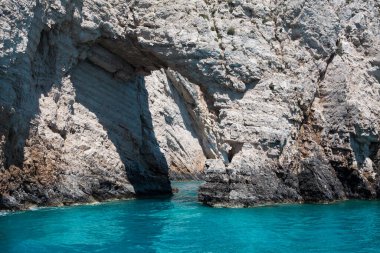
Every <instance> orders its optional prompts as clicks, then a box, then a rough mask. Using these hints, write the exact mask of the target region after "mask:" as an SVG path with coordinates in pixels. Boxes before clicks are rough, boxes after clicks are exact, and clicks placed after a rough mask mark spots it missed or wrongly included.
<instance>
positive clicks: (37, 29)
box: [0, 0, 380, 209]
mask: <svg viewBox="0 0 380 253" xmlns="http://www.w3.org/2000/svg"><path fill="white" fill-rule="evenodd" d="M0 7H1V8H0V197H1V198H0V208H1V209H20V208H27V207H29V206H33V205H61V204H70V203H76V202H91V201H99V200H106V199H113V198H131V197H135V196H139V195H152V194H170V193H171V187H170V181H169V179H193V178H195V179H199V178H204V179H205V180H206V183H205V184H204V185H203V186H201V188H200V191H199V199H200V201H202V202H203V203H205V204H207V205H212V206H253V205H261V204H267V203H279V202H280V203H281V202H309V201H310V202H318V201H323V202H329V201H334V200H339V199H346V198H366V199H374V198H378V197H379V196H380V178H379V170H380V163H379V161H380V152H379V142H380V139H379V123H380V122H379V114H380V111H379V110H380V109H379V108H380V102H379V101H380V4H379V3H378V1H376V0H369V1H357V0H353V1H346V0H336V1H327V0H322V1H316V0H291V1H281V0H278V1H269V0H258V1H247V0H229V1H221V0H194V1H183V0H176V1H164V0H130V1H129V0H128V1H125V0H123V1H121V0H112V1H104V0H79V1H74V0H49V1H48V0H36V1H27V0H19V1H15V0H5V1H2V2H1V3H0Z"/></svg>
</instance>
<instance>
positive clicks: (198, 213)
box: [0, 182, 380, 253]
mask: <svg viewBox="0 0 380 253" xmlns="http://www.w3.org/2000/svg"><path fill="white" fill-rule="evenodd" d="M174 186H175V187H178V188H179V190H180V191H179V193H177V194H176V195H175V196H174V197H172V198H170V199H169V198H164V199H162V198H161V199H159V198H158V199H157V198H156V199H143V200H131V201H116V202H110V203H105V204H98V205H87V206H75V207H64V208H46V209H39V210H35V211H26V212H17V213H11V214H5V215H4V214H3V215H2V216H0V252H1V253H8V252H9V253H10V252H27V253H34V252H36V253H43V252H54V253H55V252H70V253H71V252H107V253H108V252H109V253H117V252H276V253H278V252H299V253H301V252H344V253H348V252H366V253H368V252H380V202H379V201H347V202H340V203H336V204H329V205H280V206H271V207H258V208H249V209H224V208H209V207H205V206H202V205H201V204H199V203H197V199H196V191H197V188H198V186H199V182H186V183H183V182H182V183H174Z"/></svg>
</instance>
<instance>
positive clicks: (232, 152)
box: [228, 141, 244, 162]
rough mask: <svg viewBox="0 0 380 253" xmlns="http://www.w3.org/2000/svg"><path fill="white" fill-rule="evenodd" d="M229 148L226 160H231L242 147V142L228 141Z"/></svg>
mask: <svg viewBox="0 0 380 253" xmlns="http://www.w3.org/2000/svg"><path fill="white" fill-rule="evenodd" d="M229 144H230V146H231V149H230V150H229V151H228V161H229V162H231V161H232V159H233V158H234V156H235V155H236V154H238V153H239V152H240V151H241V149H242V148H243V145H244V143H240V142H231V141H230V142H229Z"/></svg>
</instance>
